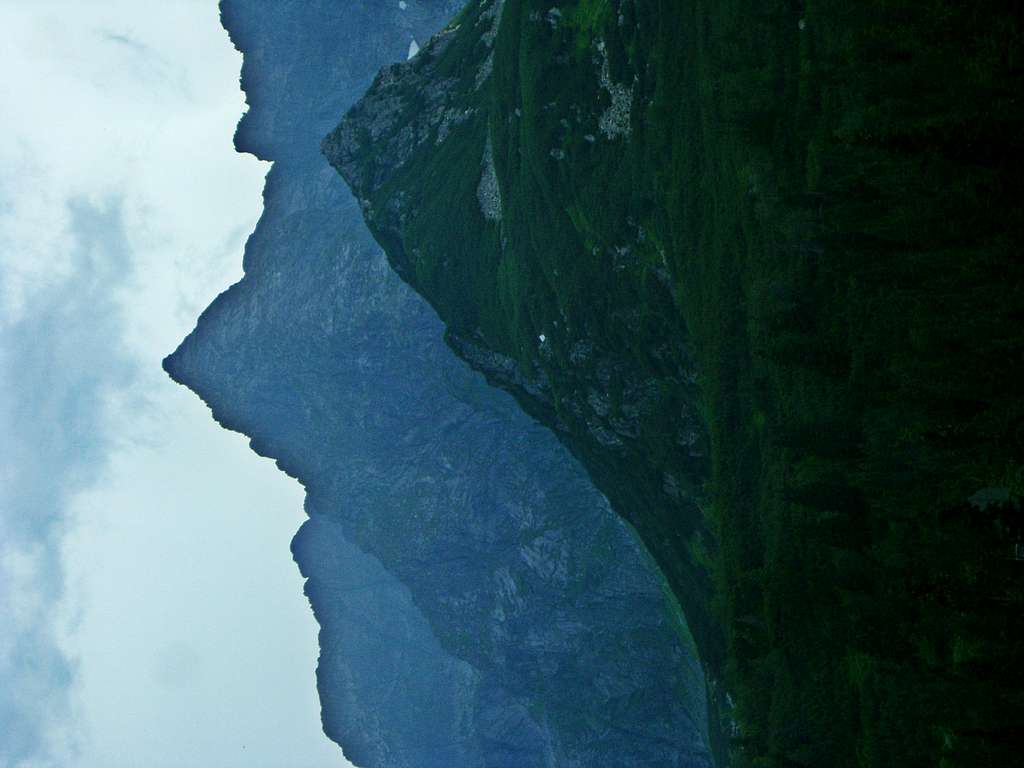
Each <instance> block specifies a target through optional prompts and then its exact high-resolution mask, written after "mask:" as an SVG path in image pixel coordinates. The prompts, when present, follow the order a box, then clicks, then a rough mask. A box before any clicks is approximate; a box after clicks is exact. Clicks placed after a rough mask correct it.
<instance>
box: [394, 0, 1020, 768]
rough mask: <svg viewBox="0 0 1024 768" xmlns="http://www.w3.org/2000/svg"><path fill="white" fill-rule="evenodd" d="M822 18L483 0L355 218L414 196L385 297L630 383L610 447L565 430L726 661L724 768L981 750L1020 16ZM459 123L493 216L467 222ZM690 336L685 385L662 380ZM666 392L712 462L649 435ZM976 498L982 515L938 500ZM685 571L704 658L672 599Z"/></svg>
mask: <svg viewBox="0 0 1024 768" xmlns="http://www.w3.org/2000/svg"><path fill="white" fill-rule="evenodd" d="M849 5H850V4H848V3H840V2H835V1H834V0H812V1H809V2H807V3H806V4H801V3H792V2H785V3H783V2H775V3H773V2H766V3H765V2H762V3H754V2H746V0H731V1H730V0H724V1H721V2H714V3H712V2H687V3H683V2H669V1H667V0H663V1H661V2H659V1H658V0H640V1H638V2H633V3H623V4H622V5H621V6H619V7H618V9H617V10H613V7H614V6H613V5H612V4H609V3H608V2H605V0H581V1H580V2H579V3H578V4H576V5H572V4H567V5H562V6H560V11H561V14H562V15H561V18H559V19H557V20H556V22H557V23H555V24H553V25H552V24H550V23H548V21H547V19H546V14H547V11H548V8H549V7H550V6H548V5H544V4H540V3H537V2H532V1H531V0H524V1H523V2H515V0H508V3H507V6H506V9H505V17H504V21H503V24H502V28H501V32H500V34H499V36H498V39H497V42H496V48H495V68H494V77H493V80H492V85H491V87H489V88H487V87H485V88H484V89H483V90H482V91H481V92H480V93H479V94H477V95H475V96H473V97H472V99H473V103H474V104H475V105H476V106H479V107H482V111H481V112H480V113H478V115H477V117H475V118H474V119H473V120H471V121H469V122H468V123H466V124H465V125H464V126H462V127H461V128H460V129H459V134H458V135H457V136H456V137H455V138H454V139H453V140H452V141H449V142H447V143H446V144H443V145H442V146H441V148H440V150H439V151H438V152H437V153H436V154H433V155H431V156H430V157H428V158H421V160H419V161H416V162H414V163H412V164H410V166H409V167H408V168H406V169H405V171H404V172H403V174H402V175H401V176H400V177H399V178H396V179H394V180H393V182H392V183H391V184H389V185H388V187H386V188H385V190H383V191H382V194H381V195H380V196H379V200H380V205H383V201H384V200H385V199H386V198H387V196H388V195H390V194H393V193H394V192H396V191H397V190H399V189H402V190H405V191H406V192H407V193H408V194H412V195H415V196H417V199H415V200H414V201H413V202H414V204H413V205H411V206H410V208H411V209H412V210H418V211H419V212H420V214H419V216H418V218H416V219H414V220H413V221H412V222H411V223H410V224H409V225H408V226H407V228H406V231H405V232H404V233H403V236H402V240H403V247H405V248H406V250H408V249H410V248H412V247H417V248H420V249H421V252H422V256H421V258H420V259H419V260H418V262H417V272H416V276H415V279H414V283H416V286H417V288H418V289H419V290H421V291H422V292H423V293H424V294H425V295H426V296H427V297H428V298H429V299H430V300H431V301H432V302H433V303H434V305H435V306H436V307H438V309H439V311H440V313H441V314H442V316H443V317H445V319H446V320H447V321H449V322H450V323H451V324H452V325H453V327H455V328H456V329H457V330H458V331H460V332H463V333H470V332H473V331H475V330H476V329H479V330H480V332H481V335H482V336H483V338H484V339H486V340H487V342H488V344H489V345H491V346H493V347H495V348H497V349H500V350H502V351H504V352H507V353H509V354H512V355H513V356H515V357H516V358H517V359H519V360H520V361H521V363H522V365H523V366H524V367H525V368H533V367H536V368H540V369H543V370H545V371H546V372H547V373H548V375H549V377H550V378H551V380H552V383H553V387H554V389H555V390H556V394H557V392H558V391H559V388H560V387H562V388H565V389H566V390H568V389H571V388H572V387H577V386H580V382H581V380H584V379H585V376H584V377H583V378H582V379H581V374H580V373H579V371H578V367H576V366H574V365H573V364H572V363H571V361H570V358H571V351H572V348H573V344H574V342H575V341H576V340H578V339H580V338H582V337H587V338H590V339H592V340H594V341H595V342H596V343H597V344H598V345H599V346H601V347H603V348H607V349H612V350H616V352H617V353H618V354H620V355H621V356H622V358H623V359H625V360H628V361H630V364H631V365H632V366H634V367H635V368H636V369H637V370H641V371H643V372H644V374H645V375H646V376H647V377H649V378H650V379H651V380H653V381H655V382H657V383H658V386H659V387H660V388H661V391H660V392H659V395H658V398H657V401H656V402H657V404H656V406H655V407H653V408H652V409H651V410H650V411H649V412H648V413H647V414H646V416H645V418H646V419H647V421H646V423H645V424H644V426H643V429H642V430H641V434H640V437H639V439H638V441H637V444H636V445H635V446H634V447H633V451H632V453H630V454H629V457H628V458H629V460H628V461H626V460H624V459H622V458H621V457H619V458H618V459H616V458H612V459H609V457H608V455H607V452H602V450H600V449H599V448H598V447H597V446H596V445H595V444H594V443H593V442H592V441H590V442H588V441H587V439H586V436H585V435H583V434H578V435H574V436H570V444H571V445H573V447H574V450H576V452H577V453H578V454H579V455H581V457H582V458H583V460H584V462H585V463H586V464H587V466H588V467H589V468H590V469H591V472H592V473H593V474H594V475H595V479H596V480H597V481H598V483H599V484H600V485H601V487H602V488H603V489H604V490H605V491H606V493H608V495H609V496H610V497H611V498H612V500H613V502H615V503H616V506H617V507H618V508H619V509H620V510H623V511H624V512H625V513H626V514H627V515H628V516H630V517H631V519H633V520H634V522H636V524H637V527H638V529H639V530H640V532H641V535H642V536H643V537H644V539H645V541H646V542H647V543H648V546H649V547H650V548H651V549H652V552H653V553H654V554H655V556H656V557H657V558H658V560H659V562H660V563H661V565H662V567H663V568H664V569H665V570H666V572H667V573H668V574H669V577H670V581H671V583H672V584H673V588H674V589H676V591H677V593H678V594H680V599H681V602H682V604H683V605H684V607H686V609H687V611H688V615H689V616H690V619H691V624H695V625H696V626H695V627H694V629H695V635H697V638H698V643H699V644H700V645H701V650H702V653H704V654H705V661H706V662H707V663H708V665H709V667H710V668H711V669H712V671H713V672H714V673H716V674H719V673H720V674H723V675H724V678H725V681H726V686H727V687H728V689H729V690H730V691H731V693H732V695H733V697H734V699H735V702H736V710H735V713H734V714H735V717H736V719H737V721H738V729H737V731H736V732H735V734H734V739H733V748H732V751H733V759H734V761H735V762H736V763H737V764H746V763H749V764H754V765H797V766H800V765H802V766H823V765H892V766H910V765H938V764H948V765H967V764H978V765H999V764H1009V763H1010V762H1012V760H1013V759H1014V756H1015V755H1017V754H1018V753H1017V752H1016V751H1015V750H1016V749H1017V745H1016V744H1015V743H1014V734H1015V727H1016V724H1017V723H1018V722H1019V720H1020V716H1021V713H1022V703H1024V702H1022V693H1021V691H1022V686H1021V680H1020V673H1019V668H1020V660H1021V650H1022V649H1021V639H1020V638H1021V633H1020V629H1021V620H1020V615H1021V609H1022V607H1024V606H1022V593H1024V591H1022V574H1021V571H1022V565H1024V564H1022V563H1020V562H1016V561H1014V560H1012V559H1011V557H1010V555H1011V553H1012V551H1013V545H1014V543H1015V542H1016V541H1018V540H1019V539H1020V535H1021V523H1020V519H1019V514H1020V511H1019V506H1015V501H1014V499H1019V497H1020V494H1021V490H1022V484H1024V477H1022V473H1024V456H1022V452H1024V406H1022V402H1021V400H1020V399H1019V397H1018V394H1017V390H1018V388H1019V382H1020V381H1024V370H1022V369H1024V357H1022V349H1024V338H1022V335H1024V334H1022V331H1021V328H1022V320H1024V312H1022V307H1024V297H1022V291H1024V279H1022V277H1024V275H1022V274H1021V267H1020V266H1019V265H1018V263H1017V258H1016V257H1017V254H1018V252H1019V250H1020V245H1021V240H1022V238H1021V223H1022V222H1021V213H1020V209H1019V201H1020V199H1021V194H1020V193H1021V189H1020V185H1021V182H1020V177H1019V175H1018V174H1015V173H1014V172H1012V171H1011V170H1010V169H1012V168H1014V167H1021V160H1022V157H1021V154H1022V153H1021V135H1022V133H1021V129H1022V127H1024V126H1022V124H1021V123H1022V106H1021V103H1020V97H1019V94H1020V93H1021V92H1022V88H1021V86H1022V83H1021V67H1022V62H1021V29H1020V21H1019V18H1017V16H1016V15H1015V13H1014V12H1013V11H1012V10H1008V9H1007V8H1003V7H1001V6H1000V5H999V4H997V3H987V2H982V3H974V4H970V6H969V7H967V6H966V5H965V4H959V3H944V2H913V3H911V2H909V1H900V2H865V3H859V4H857V7H856V10H850V9H849V7H848V6H849ZM477 10H478V9H477V8H476V7H475V6H471V8H470V9H469V11H467V15H466V16H464V17H463V19H462V20H461V21H462V23H463V24H464V25H466V26H467V29H468V27H469V25H470V24H471V23H472V20H473V14H474V13H476V12H477ZM534 12H536V13H537V14H539V18H538V17H537V16H535V17H533V18H531V14H532V13H534ZM619 12H621V13H622V16H623V23H622V24H621V25H620V24H619V19H618V13H619ZM801 20H802V22H803V28H802V29H801V24H800V22H801ZM597 37H600V38H602V39H603V40H604V42H605V49H606V51H607V55H608V61H609V69H610V72H611V76H612V80H613V81H616V82H620V83H627V84H628V83H630V82H634V78H635V85H634V98H633V102H632V103H633V112H632V131H631V134H630V136H629V138H628V140H625V139H622V138H615V139H611V140H609V139H606V138H605V137H604V136H602V135H601V132H600V130H599V129H598V127H597V125H596V116H597V114H598V113H600V111H601V110H602V109H604V108H605V107H606V106H607V105H608V103H609V97H608V94H607V92H606V91H604V90H602V89H601V88H600V87H599V85H598V82H597V77H596V72H597V69H598V65H597V62H599V60H600V59H599V55H598V51H597V49H596V48H595V45H594V40H595V38H597ZM462 39H463V40H464V41H465V46H466V47H465V48H464V49H463V50H461V51H460V52H458V53H457V54H456V53H453V52H452V51H450V52H449V53H448V54H446V56H447V60H448V61H450V66H451V67H453V68H455V69H457V68H458V67H464V69H465V71H464V72H463V74H464V76H465V77H466V78H467V79H471V77H472V71H473V66H474V65H475V63H476V62H478V61H479V60H480V59H481V58H482V56H483V54H484V53H485V51H484V49H483V48H482V47H481V46H480V45H479V44H477V43H476V38H474V37H473V36H472V35H471V34H468V33H467V34H464V35H463V36H462ZM453 50H454V49H453ZM455 69H453V71H455ZM595 104H596V105H598V107H597V110H596V112H595V107H594V105H595ZM516 110H518V115H517V113H516ZM563 120H565V122H564V123H563V122H562V121H563ZM487 131H489V132H490V136H491V139H492V142H493V145H494V148H495V159H496V164H497V168H498V176H499V179H500V180H501V187H502V194H503V200H504V206H503V208H504V221H503V222H502V225H501V227H499V226H497V225H494V224H490V223H486V222H484V220H483V219H482V218H481V217H480V216H479V214H478V212H477V210H476V199H475V190H476V183H477V179H478V178H479V167H480V165H479V157H480V153H481V151H482V149H483V145H484V141H485V136H486V133H485V132H487ZM588 133H589V134H590V135H592V136H594V137H595V140H594V141H593V142H591V141H588V140H587V138H586V135H587V134H588ZM553 149H554V150H560V151H561V152H563V153H564V156H562V157H561V158H560V159H559V158H558V157H555V156H553V155H552V150H553ZM556 154H558V153H557V152H556ZM378 207H380V206H378ZM453 211H454V212H458V213H457V214H454V215H453ZM503 238H505V239H506V240H507V246H506V247H505V248H504V249H503V248H502V246H501V241H502V239H503ZM385 245H387V243H385ZM623 246H628V248H629V250H628V252H625V253H623V252H618V253H617V252H616V249H618V248H622V247H623ZM541 333H544V334H545V335H546V338H547V339H548V342H547V345H545V347H544V348H542V347H541V346H539V345H538V343H537V338H538V335H539V334H541ZM656 350H657V351H658V352H657V353H655V351H656ZM691 352H695V354H696V358H697V362H698V363H699V368H700V374H701V378H700V391H699V395H698V393H697V392H696V390H694V389H693V387H691V386H690V385H689V384H687V382H686V381H685V379H680V377H679V375H678V373H677V372H678V371H680V370H685V369H686V366H687V363H688V356H689V355H690V354H691ZM695 401H699V403H700V409H701V412H702V415H703V417H704V419H705V421H706V423H707V426H708V431H709V437H710V454H711V456H710V458H711V462H710V469H707V468H706V466H705V465H702V464H701V462H699V461H696V462H695V461H694V460H693V458H692V457H690V456H688V455H685V453H684V452H682V451H681V450H680V448H679V446H678V444H677V443H676V442H674V440H673V433H672V430H671V429H670V427H671V425H672V423H673V420H674V418H675V417H674V414H677V413H678V412H679V410H680V409H684V408H686V407H688V406H689V404H692V403H694V402H695ZM559 402H561V399H559V398H556V408H557V404H558V403H559ZM562 415H563V417H564V419H565V420H566V421H567V422H569V423H570V424H571V423H573V422H572V415H571V414H568V413H566V414H562ZM637 457H640V458H637ZM666 471H671V472H674V473H675V474H676V475H678V476H679V477H681V478H682V479H683V483H684V486H685V485H687V484H688V485H689V486H690V489H689V490H690V491H691V494H692V493H697V495H698V496H699V495H700V485H701V484H702V483H703V482H704V480H706V481H707V482H706V486H705V491H706V499H707V502H706V503H705V505H704V506H705V512H706V514H707V520H706V521H705V526H706V527H707V528H708V529H711V530H713V531H714V533H715V536H714V540H715V542H716V544H712V543H711V542H710V541H709V540H708V539H707V538H705V537H703V536H702V534H701V533H700V531H701V530H702V524H701V523H700V522H694V520H693V519H692V518H693V514H692V510H687V509H681V508H678V507H674V506H672V505H665V503H664V498H663V496H662V495H660V489H661V487H662V485H663V478H664V473H665V472H666ZM982 489H989V490H988V491H987V494H988V496H990V497H991V498H993V499H996V500H1001V499H1006V498H1008V499H1009V501H1005V502H1002V501H1000V502H998V503H994V504H989V505H988V506H987V507H985V509H983V510H982V509H979V507H980V506H981V505H980V504H974V505H972V504H970V503H968V499H969V498H970V497H972V495H974V494H976V493H977V492H978V491H979V490H982ZM709 553H710V554H711V555H712V557H710V558H709V557H708V554H709ZM701 567H713V569H714V577H715V582H716V586H717V590H716V593H717V598H716V600H717V602H716V607H715V610H716V612H717V616H718V619H719V621H720V622H721V626H722V627H724V631H725V636H726V645H725V646H724V651H723V648H722V646H720V644H719V642H720V641H719V640H718V639H717V636H716V634H715V632H714V629H713V628H712V627H711V624H713V623H714V622H711V621H710V620H707V619H702V618H700V617H697V616H696V614H697V612H699V611H700V610H703V609H704V608H706V607H707V606H706V603H707V594H706V590H705V589H704V587H700V588H699V589H695V588H694V586H693V584H694V578H695V574H697V576H698V577H699V572H700V569H701ZM697 581H698V583H699V578H697ZM688 590H689V593H688ZM704 625H707V627H706V628H705V626H704Z"/></svg>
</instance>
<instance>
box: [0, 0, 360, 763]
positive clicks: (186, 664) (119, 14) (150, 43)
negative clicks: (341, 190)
mask: <svg viewBox="0 0 1024 768" xmlns="http://www.w3.org/2000/svg"><path fill="white" fill-rule="evenodd" d="M0 28H2V29H3V30H4V38H5V42H4V45H3V46H2V47H0V115H2V118H3V119H2V123H0V125H2V128H0V133H2V141H0V435H2V437H0V768H47V767H49V766H61V767H62V768H65V767H66V768H73V767H81V768H122V767H123V768H133V767H135V766H147V767H148V768H161V767H162V766H167V767H168V768H170V767H171V766H173V768H190V767H193V766H194V767H196V768H204V767H205V766H211V767H212V766H217V767H218V768H222V767H223V768H230V767H231V766H268V767H269V766H274V767H275V768H280V767H281V766H288V768H314V767H315V768H319V767H320V766H344V765H346V763H345V761H344V760H343V759H342V757H341V753H340V750H338V749H337V747H336V746H335V745H333V744H332V743H331V742H329V741H328V740H327V739H326V738H325V737H324V736H323V733H322V731H321V730H320V720H319V703H318V701H317V698H316V690H315V678H314V670H315V664H316V656H317V645H316V631H317V627H316V624H315V621H314V620H313V616H312V614H311V612H310V611H309V607H308V603H307V601H306V599H305V597H304V596H303V594H302V578H301V576H300V574H299V572H298V569H297V568H296V566H295V564H294V563H293V562H292V560H291V555H290V551H289V542H290V540H291V537H292V536H293V534H294V532H295V531H296V529H297V528H298V526H299V525H300V523H301V522H302V520H303V513H302V489H301V488H300V487H299V486H298V484H297V483H295V481H293V480H291V479H289V478H287V477H286V476H285V475H283V474H282V473H280V472H278V471H277V470H276V469H275V468H274V466H273V464H272V463H271V462H270V461H268V460H265V459H261V458H259V457H257V456H256V455H255V454H253V453H251V452H250V451H249V449H248V446H247V442H246V440H245V439H244V438H243V437H242V436H241V435H238V434H235V433H229V432H227V431H224V430H222V429H221V428H220V427H218V426H217V425H216V424H215V423H214V422H213V420H212V419H211V418H210V414H209V411H208V410H207V408H206V407H205V406H204V405H203V403H202V402H201V401H200V400H198V398H196V397H195V396H194V395H192V394H191V393H190V392H188V391H187V390H185V389H184V388H182V387H179V386H177V385H175V384H174V383H172V382H171V381H170V379H168V378H167V377H166V376H165V375H164V373H163V371H162V370H161V368H160V361H161V359H162V358H163V357H164V356H165V355H166V354H168V353H169V352H171V351H172V350H173V349H174V348H175V347H176V346H177V344H178V342H179V341H180V340H181V339H182V338H183V337H184V336H185V335H186V334H187V333H188V332H189V331H190V330H191V329H192V327H193V326H194V324H195V320H196V317H197V316H198V314H199V312H201V311H202V309H203V308H204V307H205V306H206V305H207V304H208V303H209V302H210V301H211V300H212V299H213V298H214V296H216V295H217V293H219V292H220V291H221V290H224V289H225V288H227V286H229V285H230V284H231V283H233V282H235V281H236V280H238V279H239V278H240V277H241V258H242V248H243V245H244V242H245V238H246V237H247V235H248V233H249V232H250V231H251V230H252V228H253V226H254V224H255V222H256V219H257V218H258V216H259V213H260V206H261V202H262V201H261V196H260V195H261V190H262V184H263V177H264V175H265V173H266V172H267V170H268V169H269V165H268V164H266V163H261V162H259V161H257V160H256V159H255V158H253V157H251V156H247V155H238V154H236V153H235V152H234V150H233V148H232V145H231V136H232V133H233V130H234V126H235V123H236V122H237V120H238V118H239V116H240V115H241V114H242V112H243V110H244V99H243V95H242V94H241V92H240V91H239V89H238V73H239V68H240V66H241V56H240V54H238V53H237V52H236V51H235V50H234V49H233V47H232V46H231V44H230V42H229V40H228V37H227V34H226V33H225V32H224V31H223V30H222V29H221V27H220V23H219V20H218V14H217V8H216V3H215V0H175V2H171V3H168V2H161V1H158V0H151V2H139V0H135V1H134V2H118V1H117V0H94V1H93V2H89V3H83V2H80V1H76V2H48V1H47V0H0Z"/></svg>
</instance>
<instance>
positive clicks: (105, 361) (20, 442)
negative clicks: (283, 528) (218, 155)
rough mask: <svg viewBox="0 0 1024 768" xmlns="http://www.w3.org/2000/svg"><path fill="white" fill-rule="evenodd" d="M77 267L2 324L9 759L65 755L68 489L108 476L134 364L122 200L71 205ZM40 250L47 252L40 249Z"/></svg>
mask: <svg viewBox="0 0 1024 768" xmlns="http://www.w3.org/2000/svg"><path fill="white" fill-rule="evenodd" d="M67 209H68V219H67V220H68V227H67V233H66V235H67V238H68V242H69V243H70V253H69V257H70V269H69V271H68V273H67V274H66V275H65V276H64V277H63V278H62V279H60V280H58V281H57V282H51V283H49V284H47V285H46V286H45V287H43V288H40V289H39V290H37V291H36V292H35V293H34V294H31V295H30V296H28V297H27V298H26V299H25V302H26V307H25V309H26V311H25V312H23V313H22V314H20V316H19V317H18V318H17V319H15V320H14V321H13V322H9V323H8V324H7V325H5V326H3V327H2V328H0V434H3V435H4V439H3V441H2V443H0V477H2V478H3V482H2V484H0V542H2V543H0V613H2V620H0V680H3V681H4V685H3V686H0V722H3V723H4V731H5V734H4V738H3V739H0V764H3V765H18V764H19V763H20V762H22V761H24V760H27V759H28V758H30V757H33V756H34V757H35V759H36V761H40V760H42V764H44V765H45V764H46V761H47V760H56V759H57V757H56V756H55V755H53V754H50V753H52V752H53V750H54V749H55V747H54V746H53V744H51V743H50V738H51V732H52V728H51V723H52V722H53V721H54V720H55V719H59V718H60V717H61V715H62V714H66V711H67V705H68V702H67V688H68V685H69V682H70V680H71V677H72V674H73V669H72V667H71V665H70V663H69V662H68V661H67V660H66V659H65V658H64V657H63V656H62V654H61V653H60V651H59V650H58V646H57V638H56V637H55V626H54V621H53V616H52V613H53V606H54V604H55V603H56V601H57V600H58V599H59V597H60V595H61V593H62V590H63V577H62V568H61V554H60V541H61V535H62V531H63V528H64V525H65V519H66V515H67V510H68V503H69V500H70V499H71V498H72V497H73V495H74V494H75V493H77V492H79V491H81V490H82V489H83V488H86V487H88V485H89V484H91V483H92V482H94V481H95V479H96V478H97V477H99V476H100V475H101V473H102V471H103V469H104V466H105V462H106V457H107V453H108V449H109V445H110V441H111V435H110V434H109V430H108V429H107V418H106V411H107V409H108V405H109V400H110V398H111V397H112V396H114V394H115V393H116V392H117V391H118V390H123V389H126V388H127V386H128V385H129V383H130V381H131V379H132V377H133V375H134V368H133V365H132V364H131V362H130V360H129V358H128V356H127V355H126V354H125V352H124V350H123V346H122V343H121V338H122V333H121V327H122V324H121V317H120V315H121V309H120V303H119V299H118V297H119V290H118V288H119V286H123V285H124V284H125V281H126V280H127V279H128V277H129V276H130V274H131V260H130V258H129V250H128V245H127V240H126V237H125V230H124V222H123V218H122V213H121V204H120V202H119V201H116V200H115V201H111V202H108V203H106V204H104V205H96V204H93V203H90V202H88V201H86V200H81V199H76V200H72V201H70V202H69V203H68V205H67ZM40 255H42V254H40Z"/></svg>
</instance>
